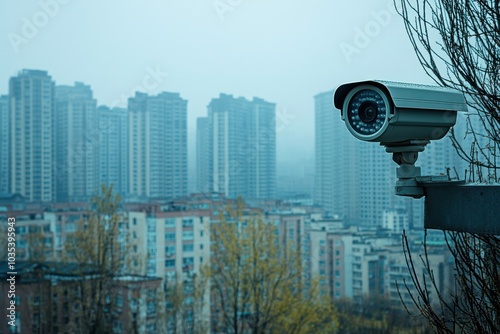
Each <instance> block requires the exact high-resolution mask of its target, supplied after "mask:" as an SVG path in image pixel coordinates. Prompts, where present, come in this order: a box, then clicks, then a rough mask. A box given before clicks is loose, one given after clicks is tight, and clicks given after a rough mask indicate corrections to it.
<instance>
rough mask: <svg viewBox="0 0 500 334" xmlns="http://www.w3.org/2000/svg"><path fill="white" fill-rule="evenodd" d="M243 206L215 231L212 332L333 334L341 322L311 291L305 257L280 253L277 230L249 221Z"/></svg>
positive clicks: (230, 211)
mask: <svg viewBox="0 0 500 334" xmlns="http://www.w3.org/2000/svg"><path fill="white" fill-rule="evenodd" d="M243 208H244V205H243V203H242V201H241V200H238V203H237V206H236V208H235V209H231V208H227V210H226V213H227V214H226V215H221V216H220V220H219V222H218V223H214V224H213V225H212V230H211V236H212V253H211V262H210V266H209V267H207V268H206V272H205V275H207V277H208V278H209V281H210V284H211V304H212V331H214V332H218V333H220V332H224V333H235V334H237V333H320V332H321V333H332V332H335V329H336V328H337V316H336V313H335V311H334V310H333V309H332V306H331V305H332V303H331V301H330V300H329V299H328V298H327V297H322V296H321V294H320V293H319V289H318V284H317V282H315V281H314V282H312V284H311V285H310V287H309V288H308V290H307V291H306V290H305V284H304V282H303V272H302V268H301V261H300V256H299V254H297V253H296V252H295V251H294V250H293V249H286V250H285V249H283V248H282V247H280V244H279V242H278V238H277V235H276V234H275V230H276V227H275V226H274V225H273V224H272V223H266V222H264V221H263V220H262V218H261V217H259V216H248V215H247V216H245V215H244V214H243Z"/></svg>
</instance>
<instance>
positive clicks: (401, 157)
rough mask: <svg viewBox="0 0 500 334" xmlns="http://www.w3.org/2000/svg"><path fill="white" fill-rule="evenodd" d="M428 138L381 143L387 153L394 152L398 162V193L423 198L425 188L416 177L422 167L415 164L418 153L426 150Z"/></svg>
mask: <svg viewBox="0 0 500 334" xmlns="http://www.w3.org/2000/svg"><path fill="white" fill-rule="evenodd" d="M429 143H430V141H428V140H408V141H404V142H399V143H381V144H380V145H383V146H385V151H386V152H387V153H392V160H393V161H394V162H395V163H397V164H398V166H399V167H398V168H396V176H397V177H398V180H397V181H396V189H395V192H396V195H398V196H409V197H413V198H421V197H422V196H424V189H423V188H422V187H421V186H420V185H419V184H418V183H417V181H416V178H418V177H420V176H421V170H420V167H418V166H415V163H416V162H417V159H418V153H420V152H423V151H424V150H425V146H427V144H429Z"/></svg>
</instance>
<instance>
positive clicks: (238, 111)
mask: <svg viewBox="0 0 500 334" xmlns="http://www.w3.org/2000/svg"><path fill="white" fill-rule="evenodd" d="M275 112H276V105H275V104H274V103H269V102H266V101H264V100H263V99H260V98H254V99H253V100H252V101H248V100H246V99H245V98H243V97H239V98H234V97H233V96H232V95H227V94H220V96H219V97H218V98H215V99H212V101H211V102H210V103H209V105H208V128H209V130H208V143H209V145H208V146H204V147H200V148H199V149H200V150H203V149H208V161H207V162H206V163H207V164H208V168H209V170H208V175H209V184H210V185H209V191H215V192H221V193H224V194H226V196H228V197H230V198H235V197H237V196H243V197H245V198H262V199H265V198H274V197H275V196H276V125H275V124H276V121H275ZM202 134H203V132H199V135H202ZM199 156H207V155H206V154H204V153H202V152H200V154H199ZM200 163H203V162H200ZM202 171H203V172H205V173H206V170H204V169H202ZM203 172H202V173H203ZM198 177H199V178H200V179H203V178H204V177H205V176H203V174H201V175H199V176H198Z"/></svg>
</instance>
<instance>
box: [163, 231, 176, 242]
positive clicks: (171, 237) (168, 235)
mask: <svg viewBox="0 0 500 334" xmlns="http://www.w3.org/2000/svg"><path fill="white" fill-rule="evenodd" d="M165 240H175V232H173V233H165Z"/></svg>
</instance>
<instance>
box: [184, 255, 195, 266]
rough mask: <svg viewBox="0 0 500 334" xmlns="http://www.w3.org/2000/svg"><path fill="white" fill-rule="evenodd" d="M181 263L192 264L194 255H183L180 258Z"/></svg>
mask: <svg viewBox="0 0 500 334" xmlns="http://www.w3.org/2000/svg"><path fill="white" fill-rule="evenodd" d="M182 264H183V265H193V264H194V257H185V258H183V259H182Z"/></svg>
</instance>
